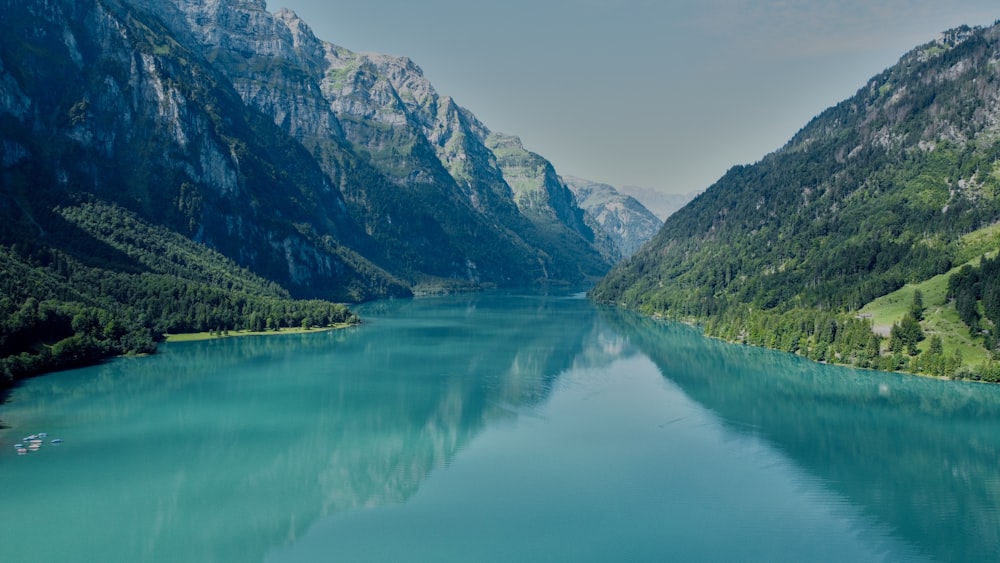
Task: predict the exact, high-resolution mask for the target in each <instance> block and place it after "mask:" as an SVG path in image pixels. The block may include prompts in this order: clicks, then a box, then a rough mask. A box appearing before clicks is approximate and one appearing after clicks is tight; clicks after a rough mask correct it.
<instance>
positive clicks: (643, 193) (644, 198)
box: [617, 186, 701, 221]
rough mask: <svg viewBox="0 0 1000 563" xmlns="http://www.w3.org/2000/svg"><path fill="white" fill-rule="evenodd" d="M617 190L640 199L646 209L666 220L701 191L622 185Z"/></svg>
mask: <svg viewBox="0 0 1000 563" xmlns="http://www.w3.org/2000/svg"><path fill="white" fill-rule="evenodd" d="M617 190H618V191H619V192H621V193H623V194H625V195H629V196H632V197H634V198H635V199H637V200H639V202H640V203H642V205H643V206H645V208H646V209H648V210H650V211H652V212H653V213H654V214H656V216H657V217H659V218H660V220H661V221H665V220H666V219H667V217H670V216H671V215H673V214H674V213H675V212H676V211H677V210H678V209H680V208H682V207H684V206H685V205H687V203H688V202H689V201H691V200H692V199H694V198H696V197H698V194H699V193H701V192H696V191H695V192H688V193H684V194H669V193H666V192H661V191H660V190H655V189H653V188H643V187H641V186H620V187H618V188H617Z"/></svg>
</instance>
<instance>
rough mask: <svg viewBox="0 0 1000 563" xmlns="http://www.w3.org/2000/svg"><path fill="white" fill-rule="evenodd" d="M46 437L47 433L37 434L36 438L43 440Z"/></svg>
mask: <svg viewBox="0 0 1000 563" xmlns="http://www.w3.org/2000/svg"><path fill="white" fill-rule="evenodd" d="M48 435H49V434H48V432H39V433H38V437H39V438H45V437H46V436H48Z"/></svg>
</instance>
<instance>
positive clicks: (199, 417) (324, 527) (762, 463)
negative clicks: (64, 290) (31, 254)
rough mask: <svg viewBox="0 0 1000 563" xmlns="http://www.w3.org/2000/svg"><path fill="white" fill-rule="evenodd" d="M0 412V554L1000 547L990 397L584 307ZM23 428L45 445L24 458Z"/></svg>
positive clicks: (414, 328) (496, 555) (382, 306)
mask: <svg viewBox="0 0 1000 563" xmlns="http://www.w3.org/2000/svg"><path fill="white" fill-rule="evenodd" d="M361 313H362V315H363V317H364V318H365V319H366V320H367V321H368V322H367V324H366V325H364V326H361V327H357V328H352V329H348V330H344V331H335V332H323V333H319V332H317V333H313V334H305V335H281V336H271V337H248V338H231V339H220V340H215V341H208V342H199V343H179V344H170V345H165V346H162V347H161V353H159V354H157V355H155V356H152V357H149V358H127V359H120V360H115V361H113V362H109V363H106V364H104V365H101V366H97V367H93V368H88V369H82V370H76V371H70V372H63V373H58V374H52V375H50V376H46V377H42V378H37V379H34V380H31V381H29V382H27V383H26V384H25V385H23V386H21V387H20V388H18V389H17V390H16V391H15V392H14V393H13V394H12V396H11V398H10V400H9V402H8V403H7V404H5V405H2V406H0V420H2V421H3V422H4V423H5V424H6V425H8V426H9V428H8V429H5V430H0V444H2V449H0V483H2V486H3V492H2V493H0V495H2V496H0V499H2V502H0V522H2V523H3V525H2V527H0V530H2V531H0V561H241V562H244V561H268V562H284V561H390V560H392V561H472V560H476V561H553V560H573V561H609V560H629V561H663V560H684V561H734V560H740V561H775V560H800V561H801V560H809V561H925V560H926V561H933V560H942V561H945V560H966V561H971V560H993V559H996V558H997V556H998V551H997V550H998V546H1000V538H998V533H1000V532H998V531H1000V469H998V468H1000V464H998V461H1000V458H998V454H1000V394H998V388H997V387H994V386H986V385H977V384H970V383H955V382H939V381H931V380H924V379H918V378H913V377H903V376H896V375H890V374H877V373H872V372H861V371H855V370H848V369H843V368H837V367H830V366H822V365H818V364H813V363H809V362H805V361H801V360H799V359H797V358H795V357H793V356H789V355H786V354H781V353H775V352H769V351H764V350H757V349H751V348H745V347H739V346H732V345H726V344H723V343H719V342H716V341H712V340H708V339H704V338H702V337H701V336H700V335H699V334H698V333H697V332H696V331H695V330H693V329H691V328H689V327H685V326H682V325H674V324H667V323H658V322H653V321H650V320H648V319H643V318H640V317H637V316H634V315H631V314H628V313H624V312H621V311H617V310H613V309H597V308H594V307H593V306H592V305H590V304H589V303H587V302H586V301H585V300H583V299H579V298H569V297H560V296H518V295H499V294H488V295H475V296H463V297H453V298H434V299H419V300H414V301H395V302H383V303H378V304H373V305H370V306H367V307H365V308H363V309H362V310H361ZM40 431H45V432H47V433H48V434H49V438H48V439H51V438H55V437H58V438H61V439H63V440H64V442H63V443H62V444H59V445H52V444H48V443H46V444H45V445H44V446H43V447H42V449H41V450H40V451H39V452H36V453H30V454H28V455H25V456H18V455H16V452H15V450H14V448H13V447H12V444H13V443H15V442H16V441H18V440H19V439H20V438H21V437H23V436H25V435H27V434H32V433H37V432H40Z"/></svg>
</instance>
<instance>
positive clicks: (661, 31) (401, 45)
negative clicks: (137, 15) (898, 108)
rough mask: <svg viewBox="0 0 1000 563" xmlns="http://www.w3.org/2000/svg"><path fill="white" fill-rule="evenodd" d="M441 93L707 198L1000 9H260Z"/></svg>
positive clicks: (852, 1)
mask: <svg viewBox="0 0 1000 563" xmlns="http://www.w3.org/2000/svg"><path fill="white" fill-rule="evenodd" d="M267 2H268V9H269V10H270V11H276V10H277V9H279V8H282V7H285V8H290V9H292V10H294V11H295V12H296V13H297V14H298V15H299V16H300V17H302V19H303V20H305V21H306V23H307V24H309V26H310V27H311V28H312V29H313V32H315V34H316V35H317V36H318V37H319V38H320V39H323V40H325V41H329V42H331V43H335V44H337V45H340V46H342V47H345V48H347V49H350V50H352V51H374V52H379V53H387V54H390V55H401V56H407V57H410V58H411V59H413V60H414V62H416V63H417V65H419V66H420V67H421V68H422V69H423V71H424V74H425V75H426V76H427V77H428V78H429V79H430V81H431V83H432V84H434V87H435V89H436V90H437V92H438V93H439V94H442V95H448V96H451V97H453V98H454V99H455V101H456V102H457V103H458V104H459V105H461V106H463V107H465V108H468V109H469V110H471V111H472V112H473V113H474V114H476V116H477V117H479V119H480V120H481V121H482V122H483V123H484V124H485V125H486V126H487V127H489V128H490V129H491V130H493V131H498V132H503V133H508V134H512V135H517V136H519V137H521V139H522V141H523V142H524V145H525V147H526V148H527V149H528V150H531V151H534V152H537V153H539V154H541V155H542V156H544V157H546V158H547V159H549V160H550V161H551V162H552V163H553V164H554V165H555V167H556V170H557V171H558V172H559V173H560V174H566V175H573V176H580V177H583V178H587V179H590V180H594V181H598V182H605V183H608V184H612V185H615V186H623V185H638V186H645V187H651V188H656V189H659V190H662V191H665V192H674V193H683V192H688V191H692V190H702V189H704V188H707V187H708V186H709V185H711V184H712V183H713V182H715V181H716V180H717V179H718V178H719V177H720V176H722V174H723V173H724V172H725V171H726V170H727V169H728V168H729V167H731V166H733V165H736V164H747V163H752V162H755V161H757V160H759V159H760V158H762V157H763V156H764V155H766V154H767V153H770V152H772V151H774V150H776V149H778V148H779V147H781V146H782V145H783V144H785V142H786V141H788V140H789V139H790V138H791V136H792V135H794V134H795V132H796V131H798V130H799V129H800V128H802V127H803V126H804V125H805V124H806V123H807V122H808V121H809V120H810V119H811V118H812V117H814V116H816V115H817V114H819V113H820V112H821V111H823V110H824V109H826V108H828V107H830V106H832V105H834V104H836V103H837V102H839V101H841V100H843V99H845V98H848V97H850V96H852V95H853V94H854V93H855V92H856V91H857V90H858V89H859V88H861V87H862V86H864V84H865V83H866V82H867V80H868V79H869V78H871V77H872V76H874V75H876V74H878V73H879V72H881V71H882V70H884V69H886V68H887V67H889V66H891V65H893V64H894V63H895V62H896V61H898V60H899V58H900V57H901V56H902V55H903V54H905V53H906V52H907V51H909V50H910V49H912V48H913V47H916V46H917V45H920V44H923V43H926V42H928V41H931V40H934V39H935V38H937V36H938V34H939V33H940V32H942V31H945V30H947V29H950V28H953V27H956V26H959V25H962V24H967V25H972V26H985V25H991V24H992V23H993V22H994V21H996V20H997V19H1000V6H998V5H997V4H996V0H912V1H903V0H888V1H882V2H880V1H877V0H802V1H797V2H796V1H793V0H678V1H669V0H615V1H612V0H503V1H496V0H494V1H488V2H481V1H477V0H424V1H422V2H414V1H413V0H267Z"/></svg>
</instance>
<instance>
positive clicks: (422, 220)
mask: <svg viewBox="0 0 1000 563" xmlns="http://www.w3.org/2000/svg"><path fill="white" fill-rule="evenodd" d="M145 5H146V6H147V7H149V8H151V9H152V8H153V7H154V5H156V6H158V11H159V13H161V14H164V15H163V17H164V19H165V20H168V21H171V22H173V23H172V24H171V25H172V26H173V27H175V28H178V30H179V31H178V33H179V34H190V35H191V36H192V37H193V40H194V41H195V42H197V43H199V44H200V45H201V46H202V48H204V49H205V50H206V51H207V52H208V53H209V55H208V58H209V60H211V61H212V64H213V66H215V67H216V69H217V70H218V71H219V72H221V73H223V74H225V75H226V76H227V77H229V79H230V80H231V81H232V82H233V84H234V88H235V89H236V90H237V91H238V92H239V93H240V95H241V97H242V99H243V101H244V102H245V103H246V104H247V105H250V106H252V107H255V108H257V109H258V110H260V111H261V112H263V113H264V114H266V115H269V116H270V117H271V118H272V119H273V120H274V122H275V123H276V124H277V125H278V126H279V127H280V128H281V129H282V130H283V131H285V132H287V133H288V134H290V135H291V136H292V137H294V138H295V139H297V140H298V141H299V142H301V143H302V144H303V145H304V146H305V147H307V148H308V149H309V150H310V151H311V152H312V153H313V154H314V155H315V156H317V161H318V162H319V164H320V166H321V167H322V169H323V170H324V172H326V174H327V175H328V176H329V177H330V178H331V179H332V181H333V183H335V184H338V185H339V187H340V189H341V192H342V193H343V195H344V197H345V200H346V203H347V205H348V209H349V212H350V214H351V215H352V217H354V218H355V220H356V221H357V222H358V223H359V224H360V225H361V226H362V227H363V229H364V230H365V232H366V234H367V235H369V236H370V237H371V238H372V240H373V241H374V242H375V244H373V245H372V246H371V248H370V251H369V252H368V253H367V254H366V255H367V256H369V257H370V258H372V259H373V260H374V261H376V262H377V263H379V264H381V265H382V266H383V267H385V268H387V269H390V270H392V271H394V272H397V273H399V274H400V275H403V276H404V277H406V278H407V279H409V280H411V282H413V283H422V282H429V283H435V280H437V282H438V283H440V282H441V281H445V280H448V279H451V280H456V281H462V280H464V281H466V282H473V283H479V282H485V283H500V284H523V283H528V282H532V281H536V280H545V279H548V280H557V281H569V282H577V281H581V280H582V279H584V278H585V277H593V276H594V275H599V274H601V273H602V272H603V271H606V269H607V268H608V266H609V265H608V264H607V262H603V261H601V260H598V262H597V263H595V264H593V265H587V266H586V267H585V268H583V272H584V273H581V270H580V268H578V267H576V266H573V265H569V264H565V263H560V261H559V260H558V258H554V257H558V256H561V255H564V254H566V250H567V249H565V248H563V245H564V244H565V243H566V241H551V240H549V239H546V238H545V237H539V236H537V234H536V233H534V232H533V230H534V226H533V224H532V222H531V221H530V220H528V218H526V217H525V216H524V215H523V214H522V213H521V211H520V210H519V208H518V206H517V205H516V204H515V203H514V201H513V192H512V190H511V188H510V186H508V185H507V183H506V182H505V180H504V176H503V174H502V172H501V171H500V170H499V168H498V167H497V166H496V162H495V157H494V155H493V154H492V153H491V151H490V150H489V149H488V148H487V147H485V146H484V144H483V142H482V141H483V139H484V138H485V137H486V136H487V135H488V134H489V132H488V130H487V129H486V128H485V127H484V126H483V125H482V124H481V123H479V122H478V121H477V120H476V119H475V117H474V116H473V115H472V114H471V113H470V112H468V111H467V110H464V109H462V108H460V107H459V106H458V105H457V104H455V103H454V101H453V100H452V99H451V98H449V97H447V96H440V95H439V94H438V93H437V92H436V91H435V89H434V88H433V86H432V85H431V84H430V82H429V81H428V80H427V79H426V77H425V76H424V75H423V72H422V71H421V70H420V68H419V67H418V66H417V65H416V64H415V63H414V62H413V61H411V60H410V59H407V58H405V57H391V56H386V55H380V54H372V53H353V52H351V51H349V50H347V49H344V48H342V47H338V46H336V45H333V44H331V43H328V42H324V41H320V40H319V39H317V38H316V37H315V35H314V34H313V33H312V31H311V30H310V29H309V27H308V26H307V25H306V24H305V23H304V22H303V21H302V20H301V19H299V18H298V17H297V16H296V15H295V14H294V13H293V12H291V11H289V10H279V11H278V12H276V13H275V14H274V15H273V16H272V15H270V14H268V13H267V12H266V11H265V7H264V5H263V3H262V2H233V1H226V0H218V1H203V2H190V1H180V0H178V1H175V2H172V3H171V2H166V3H153V2H148V1H147V2H146V4H145ZM566 216H567V217H568V216H569V214H567V215H566ZM569 242H570V243H571V244H574V245H575V246H579V243H576V242H575V241H569ZM587 244H589V243H588V242H587V241H584V242H583V245H584V246H586V245H587ZM580 251H581V248H572V249H570V253H571V254H577V253H579V252H580Z"/></svg>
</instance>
